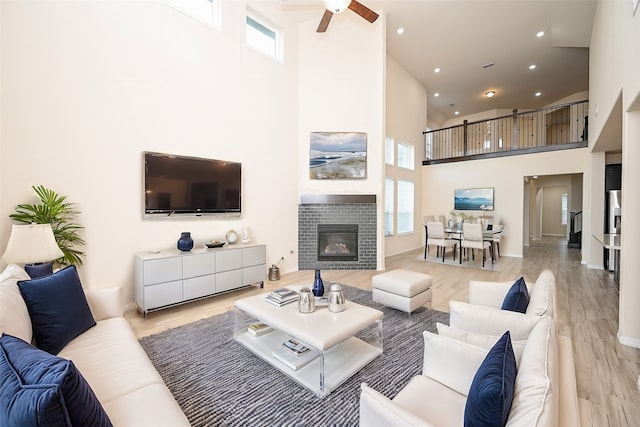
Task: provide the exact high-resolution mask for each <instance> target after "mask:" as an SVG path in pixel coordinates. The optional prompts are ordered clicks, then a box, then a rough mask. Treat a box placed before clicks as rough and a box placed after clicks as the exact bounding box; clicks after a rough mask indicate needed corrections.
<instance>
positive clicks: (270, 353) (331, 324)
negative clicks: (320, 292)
mask: <svg viewBox="0 0 640 427" xmlns="http://www.w3.org/2000/svg"><path fill="white" fill-rule="evenodd" d="M288 287H289V288H291V289H294V290H297V289H299V287H296V286H288ZM265 295H266V294H261V295H255V296H251V297H248V298H243V299H239V300H237V301H236V302H235V310H234V322H235V329H234V330H235V332H234V338H235V340H236V341H237V342H238V343H240V344H242V345H243V346H244V347H246V348H247V349H249V350H250V351H251V352H253V353H254V354H255V355H257V356H258V357H260V358H261V359H262V360H264V361H265V362H267V363H269V364H270V365H272V366H273V367H275V368H276V369H278V370H280V371H281V372H282V373H284V374H286V375H288V376H289V377H291V378H292V379H294V380H295V381H296V382H298V383H299V384H301V385H302V386H304V387H306V388H308V389H309V390H311V391H312V392H313V393H315V394H316V395H317V396H318V397H325V396H327V395H328V394H329V393H331V392H332V391H333V390H335V388H336V387H338V386H339V385H341V384H342V383H344V382H345V381H346V380H347V379H349V378H350V377H351V376H353V374H355V373H356V372H358V371H359V370H360V369H362V368H363V367H364V366H365V365H367V364H368V363H370V362H371V361H372V360H374V359H375V358H376V357H378V356H379V355H381V354H382V351H383V345H382V316H383V313H382V312H381V311H379V310H376V309H373V308H371V307H366V306H363V305H360V304H356V303H354V302H351V301H347V302H346V306H345V310H344V311H342V312H340V313H333V312H331V311H329V309H328V308H327V307H326V306H324V307H322V306H321V307H318V308H316V311H315V312H313V313H307V314H303V313H299V312H298V304H297V303H295V302H294V303H291V304H287V305H285V306H282V307H278V306H275V305H273V304H270V303H268V302H267V301H265ZM257 322H260V323H265V324H267V325H269V326H271V328H272V331H271V332H268V333H265V334H263V335H257V336H254V335H252V334H250V333H249V332H248V327H249V325H251V324H255V323H257ZM290 340H292V341H294V342H296V343H299V344H300V345H301V346H303V347H307V348H308V349H309V351H310V352H311V353H308V352H307V353H306V354H304V355H300V356H293V357H289V355H288V354H287V352H286V349H284V350H285V351H284V353H285V354H284V355H285V356H287V357H286V358H283V357H282V356H283V344H284V343H286V342H287V341H290ZM299 357H304V358H305V359H304V360H303V359H299ZM285 359H290V360H285ZM283 360H285V361H284V362H283ZM289 362H292V363H289ZM305 362H306V363H305ZM296 365H300V366H296Z"/></svg>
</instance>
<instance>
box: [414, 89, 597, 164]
mask: <svg viewBox="0 0 640 427" xmlns="http://www.w3.org/2000/svg"><path fill="white" fill-rule="evenodd" d="M588 108H589V102H588V101H579V102H573V103H568V104H562V105H555V106H553V107H547V108H542V109H539V110H531V111H525V112H518V110H513V113H512V114H511V115H508V116H503V117H497V118H494V119H488V120H480V121H477V122H471V123H470V122H468V121H467V120H465V121H464V122H463V124H461V125H458V126H452V127H448V128H444V129H438V130H432V131H426V132H423V134H424V135H425V154H426V155H425V160H424V161H423V164H425V165H428V164H435V163H444V162H453V161H463V160H472V159H477V158H485V157H500V156H511V155H516V154H527V153H531V152H539V151H550V150H563V149H569V148H578V147H586V146H587V145H588Z"/></svg>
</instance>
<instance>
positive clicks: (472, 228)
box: [460, 221, 493, 267]
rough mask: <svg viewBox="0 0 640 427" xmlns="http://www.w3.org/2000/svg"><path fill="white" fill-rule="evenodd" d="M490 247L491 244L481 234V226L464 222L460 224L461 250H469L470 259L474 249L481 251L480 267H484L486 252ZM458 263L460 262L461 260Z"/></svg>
mask: <svg viewBox="0 0 640 427" xmlns="http://www.w3.org/2000/svg"><path fill="white" fill-rule="evenodd" d="M490 247H491V242H489V241H487V240H485V238H484V235H483V233H482V224H470V223H467V222H466V221H465V222H464V223H463V224H462V248H465V249H471V253H472V257H473V250H474V249H481V250H482V267H484V262H485V260H486V259H487V257H486V250H487V249H489V248H490ZM492 259H493V258H492ZM460 262H462V259H461V260H460Z"/></svg>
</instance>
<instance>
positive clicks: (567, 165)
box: [422, 148, 589, 257]
mask: <svg viewBox="0 0 640 427" xmlns="http://www.w3.org/2000/svg"><path fill="white" fill-rule="evenodd" d="M587 169H588V149H587V148H580V149H573V150H563V151H554V152H547V153H537V154H529V155H522V156H511V157H499V158H495V159H487V160H472V161H466V162H459V163H445V164H437V165H429V166H424V167H423V168H422V190H423V198H422V211H423V212H433V213H434V214H436V215H438V214H443V215H446V216H447V217H448V216H449V212H450V211H451V210H452V209H453V190H454V189H456V188H478V187H494V189H495V192H494V194H495V210H494V211H493V217H494V218H493V221H494V223H502V224H504V225H505V235H504V238H503V240H502V242H501V243H500V246H501V248H500V249H501V254H502V255H504V256H515V257H522V249H523V245H524V242H525V241H524V238H523V235H524V224H523V223H524V221H523V218H525V215H524V212H523V210H524V206H525V201H524V197H525V191H524V185H523V183H524V177H525V176H532V175H558V174H573V173H584V174H585V175H584V176H585V179H587V177H588V175H589V173H588V170H587ZM527 197H528V195H527ZM476 214H479V213H476Z"/></svg>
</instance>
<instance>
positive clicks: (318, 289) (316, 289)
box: [312, 270, 324, 297]
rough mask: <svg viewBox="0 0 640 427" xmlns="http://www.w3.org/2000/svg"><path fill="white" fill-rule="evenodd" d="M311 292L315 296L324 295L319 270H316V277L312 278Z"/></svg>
mask: <svg viewBox="0 0 640 427" xmlns="http://www.w3.org/2000/svg"><path fill="white" fill-rule="evenodd" d="M312 292H313V295H314V296H316V297H321V296H323V295H324V283H322V277H320V270H316V278H315V279H314V280H313V289H312Z"/></svg>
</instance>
